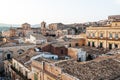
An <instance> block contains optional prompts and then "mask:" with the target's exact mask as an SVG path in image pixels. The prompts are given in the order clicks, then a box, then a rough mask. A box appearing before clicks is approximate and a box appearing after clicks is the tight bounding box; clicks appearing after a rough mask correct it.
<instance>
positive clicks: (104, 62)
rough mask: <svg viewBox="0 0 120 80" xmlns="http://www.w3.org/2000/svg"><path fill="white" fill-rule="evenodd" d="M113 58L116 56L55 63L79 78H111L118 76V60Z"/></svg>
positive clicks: (96, 79) (119, 73) (119, 71)
mask: <svg viewBox="0 0 120 80" xmlns="http://www.w3.org/2000/svg"><path fill="white" fill-rule="evenodd" d="M117 56H118V55H117ZM119 57H120V56H119ZM115 59H116V57H104V58H98V59H95V60H93V61H88V62H77V61H70V60H69V61H64V62H60V63H57V64H56V66H58V67H61V68H62V69H63V72H65V73H68V74H70V75H73V76H74V77H77V78H79V79H80V80H113V79H116V78H119V77H120V62H119V61H116V60H115Z"/></svg>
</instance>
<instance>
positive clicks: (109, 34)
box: [86, 21, 120, 49]
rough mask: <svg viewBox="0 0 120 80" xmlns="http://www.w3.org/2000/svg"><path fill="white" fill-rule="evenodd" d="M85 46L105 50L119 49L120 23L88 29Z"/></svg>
mask: <svg viewBox="0 0 120 80" xmlns="http://www.w3.org/2000/svg"><path fill="white" fill-rule="evenodd" d="M86 35H87V39H86V44H87V45H88V46H91V47H99V48H106V49H114V48H120V21H114V22H111V24H110V25H108V26H104V27H88V28H87V29H86Z"/></svg>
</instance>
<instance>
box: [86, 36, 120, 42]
mask: <svg viewBox="0 0 120 80" xmlns="http://www.w3.org/2000/svg"><path fill="white" fill-rule="evenodd" d="M87 39H96V40H109V41H120V38H109V37H102V38H101V37H87Z"/></svg>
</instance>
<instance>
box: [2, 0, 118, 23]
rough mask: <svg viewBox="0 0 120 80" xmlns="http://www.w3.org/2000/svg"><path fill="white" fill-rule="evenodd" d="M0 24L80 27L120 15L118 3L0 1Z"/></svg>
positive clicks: (107, 0) (98, 0) (106, 0)
mask: <svg viewBox="0 0 120 80" xmlns="http://www.w3.org/2000/svg"><path fill="white" fill-rule="evenodd" d="M0 10H1V11H0V23H10V24H22V23H24V22H28V23H30V24H39V23H40V22H41V21H43V20H44V21H46V22H47V23H57V22H62V23H65V24H68V23H81V22H88V21H98V20H101V19H107V17H108V15H119V14H120V0H0Z"/></svg>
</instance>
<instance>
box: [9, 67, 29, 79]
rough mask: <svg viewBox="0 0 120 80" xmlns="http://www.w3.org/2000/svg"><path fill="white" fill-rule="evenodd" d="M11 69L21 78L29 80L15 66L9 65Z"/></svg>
mask: <svg viewBox="0 0 120 80" xmlns="http://www.w3.org/2000/svg"><path fill="white" fill-rule="evenodd" d="M11 69H12V70H13V71H15V72H16V74H18V75H19V76H20V77H21V78H22V79H23V80H29V79H28V78H27V76H25V75H23V74H22V73H21V72H20V71H18V70H17V69H16V68H15V67H13V66H11Z"/></svg>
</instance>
